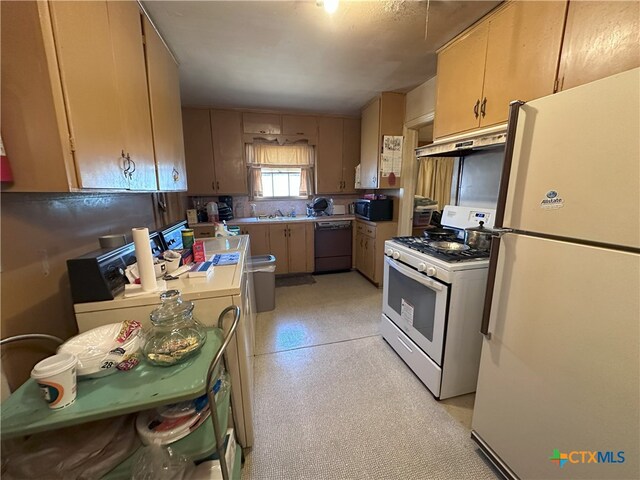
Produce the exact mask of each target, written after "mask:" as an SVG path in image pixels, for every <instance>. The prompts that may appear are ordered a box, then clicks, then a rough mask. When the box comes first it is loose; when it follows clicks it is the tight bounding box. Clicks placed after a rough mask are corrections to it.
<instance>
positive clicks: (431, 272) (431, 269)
mask: <svg viewBox="0 0 640 480" xmlns="http://www.w3.org/2000/svg"><path fill="white" fill-rule="evenodd" d="M426 274H427V277H433V276H435V274H436V269H435V267H428V268H427V270H426Z"/></svg>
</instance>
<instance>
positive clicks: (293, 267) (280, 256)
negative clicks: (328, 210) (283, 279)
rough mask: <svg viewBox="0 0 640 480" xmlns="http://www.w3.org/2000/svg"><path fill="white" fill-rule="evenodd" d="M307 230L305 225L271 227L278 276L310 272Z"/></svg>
mask: <svg viewBox="0 0 640 480" xmlns="http://www.w3.org/2000/svg"><path fill="white" fill-rule="evenodd" d="M309 225H312V224H309ZM307 230H308V229H307V226H306V224H305V223H277V224H275V225H269V240H270V246H271V254H272V255H275V257H276V274H284V273H301V272H307V271H309V270H307ZM311 232H313V230H311ZM312 234H313V233H312Z"/></svg>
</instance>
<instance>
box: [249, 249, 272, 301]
mask: <svg viewBox="0 0 640 480" xmlns="http://www.w3.org/2000/svg"><path fill="white" fill-rule="evenodd" d="M249 271H250V272H252V273H253V289H254V290H255V295H256V311H257V312H258V313H259V312H268V311H270V310H273V309H274V308H276V257H275V256H273V255H257V256H255V257H251V259H250V260H249Z"/></svg>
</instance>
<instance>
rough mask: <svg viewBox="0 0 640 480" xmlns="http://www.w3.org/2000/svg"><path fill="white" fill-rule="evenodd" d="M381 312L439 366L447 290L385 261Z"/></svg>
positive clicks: (422, 276)
mask: <svg viewBox="0 0 640 480" xmlns="http://www.w3.org/2000/svg"><path fill="white" fill-rule="evenodd" d="M385 274H386V275H385V277H387V278H385V283H384V305H383V312H384V313H385V314H386V315H387V317H389V318H390V319H391V321H393V322H394V323H395V324H396V325H397V326H398V327H399V328H400V329H401V330H403V331H404V332H405V333H406V334H407V335H408V336H409V338H411V340H413V341H414V342H415V343H416V344H417V345H418V346H419V347H420V348H421V349H422V350H423V351H424V352H425V353H426V354H427V355H429V357H431V359H432V360H433V361H435V362H436V363H437V364H438V365H441V360H442V347H443V343H444V326H445V322H446V316H447V297H448V290H449V287H448V285H446V284H443V283H440V282H438V281H436V280H433V279H431V278H429V277H427V276H426V275H423V274H421V273H419V272H417V271H416V270H414V269H412V268H411V267H408V266H406V265H404V264H401V263H398V262H395V261H393V260H391V259H389V258H386V259H385Z"/></svg>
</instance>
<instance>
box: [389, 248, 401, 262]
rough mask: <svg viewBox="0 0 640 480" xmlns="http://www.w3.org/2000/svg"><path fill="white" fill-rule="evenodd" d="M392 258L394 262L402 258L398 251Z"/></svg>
mask: <svg viewBox="0 0 640 480" xmlns="http://www.w3.org/2000/svg"><path fill="white" fill-rule="evenodd" d="M391 256H392V257H393V258H394V260H398V259H399V258H400V252H398V251H397V250H396V251H395V252H393V254H392V255H391Z"/></svg>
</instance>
